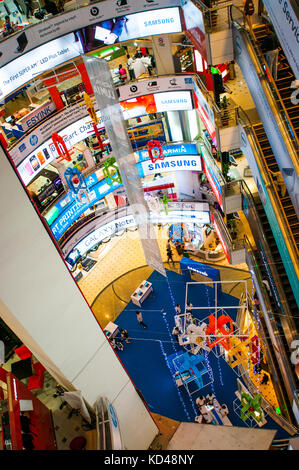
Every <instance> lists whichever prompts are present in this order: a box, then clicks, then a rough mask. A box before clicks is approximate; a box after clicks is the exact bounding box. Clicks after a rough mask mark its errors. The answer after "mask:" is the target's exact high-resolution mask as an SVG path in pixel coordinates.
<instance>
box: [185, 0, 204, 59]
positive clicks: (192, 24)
mask: <svg viewBox="0 0 299 470" xmlns="http://www.w3.org/2000/svg"><path fill="white" fill-rule="evenodd" d="M181 7H182V10H183V15H184V20H185V34H186V36H188V38H189V39H190V41H191V42H192V43H193V44H194V46H195V47H196V48H197V50H198V51H199V52H200V54H201V56H202V57H203V58H204V60H205V61H206V62H208V55H207V45H206V32H205V26H204V21H203V14H202V12H201V11H200V9H199V8H198V7H197V6H196V5H194V3H193V2H191V0H182V1H181Z"/></svg>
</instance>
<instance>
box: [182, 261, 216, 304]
mask: <svg viewBox="0 0 299 470" xmlns="http://www.w3.org/2000/svg"><path fill="white" fill-rule="evenodd" d="M180 267H181V273H182V275H183V276H184V279H185V282H186V283H187V282H189V281H192V278H191V273H192V272H193V273H197V274H200V275H201V276H204V277H207V278H209V279H211V280H212V281H214V282H216V281H220V272H219V270H218V269H215V268H212V267H211V266H207V265H206V264H203V263H199V262H198V261H194V260H193V259H190V258H186V257H183V258H182V259H181V261H180ZM221 293H222V290H221V287H220V284H218V287H217V301H218V302H219V301H220V299H221Z"/></svg>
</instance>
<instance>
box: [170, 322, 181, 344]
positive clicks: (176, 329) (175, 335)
mask: <svg viewBox="0 0 299 470" xmlns="http://www.w3.org/2000/svg"><path fill="white" fill-rule="evenodd" d="M172 335H173V336H174V337H175V339H176V340H177V342H179V335H180V330H179V328H178V327H177V326H175V327H174V329H173V330H172Z"/></svg>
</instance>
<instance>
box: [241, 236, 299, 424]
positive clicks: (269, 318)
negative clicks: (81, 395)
mask: <svg viewBox="0 0 299 470" xmlns="http://www.w3.org/2000/svg"><path fill="white" fill-rule="evenodd" d="M244 240H245V244H246V248H247V253H248V255H250V256H251V258H252V263H251V264H252V269H253V270H254V271H255V274H256V279H257V281H258V284H259V288H260V292H261V293H262V296H263V302H261V305H262V307H263V304H264V306H265V310H266V311H264V309H263V308H262V311H263V314H264V315H263V316H264V319H265V321H266V326H267V330H268V331H269V334H270V337H271V338H272V342H274V344H275V343H277V346H276V348H278V350H279V359H280V361H282V364H283V368H284V370H285V374H282V376H283V375H285V377H287V379H288V381H289V386H290V387H291V389H290V393H289V394H288V395H289V401H290V402H291V399H294V393H293V391H294V390H295V389H296V383H295V381H294V379H293V372H292V370H291V368H290V365H289V361H288V358H287V354H286V350H285V347H284V344H283V342H282V340H281V337H280V335H279V330H278V328H277V325H276V322H275V318H274V316H273V315H274V314H273V312H272V309H271V304H270V300H269V297H268V294H267V292H266V291H265V288H264V286H263V283H262V276H261V273H260V270H259V267H258V263H257V260H256V257H255V254H254V249H253V247H252V245H251V243H250V240H249V239H248V237H247V235H245V236H244ZM271 332H272V335H271ZM262 333H263V340H264V341H265V343H266V344H268V341H267V338H266V336H265V332H264V329H263V327H262ZM274 350H275V347H274ZM267 351H269V348H268V347H267ZM270 356H271V355H270ZM271 360H272V358H271ZM277 362H278V364H279V361H277ZM281 373H282V372H281ZM278 391H279V395H280V396H281V397H282V398H283V394H282V395H281V391H280V387H279V390H278ZM264 401H265V402H266V403H268V402H267V401H266V400H264ZM268 405H269V406H270V408H271V409H272V407H271V405H270V404H268ZM269 414H270V413H269ZM273 416H275V418H276V419H280V418H281V417H278V416H277V415H276V413H274V415H273ZM273 416H272V417H273ZM287 425H288V427H290V426H291V429H292V430H293V433H296V432H298V430H297V431H294V429H296V428H294V427H293V425H290V423H288V422H287Z"/></svg>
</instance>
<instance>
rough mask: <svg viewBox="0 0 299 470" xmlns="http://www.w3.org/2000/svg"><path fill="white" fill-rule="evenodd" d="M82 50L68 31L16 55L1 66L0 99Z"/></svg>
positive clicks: (72, 57) (75, 55) (76, 55)
mask: <svg viewBox="0 0 299 470" xmlns="http://www.w3.org/2000/svg"><path fill="white" fill-rule="evenodd" d="M24 34H25V33H24ZM1 44H3V43H1ZM82 52H83V50H82V47H81V44H80V42H79V41H77V40H76V36H75V35H74V34H73V33H70V34H67V35H66V36H63V37H62V38H58V39H54V41H50V42H48V43H47V44H44V45H43V46H40V47H39V48H38V49H37V50H33V51H30V52H28V53H27V54H24V55H22V56H20V57H18V58H17V59H15V60H13V61H12V62H11V63H9V64H7V65H6V66H5V67H2V68H1V73H0V100H2V99H3V98H5V97H6V96H8V95H9V94H10V93H12V92H13V91H14V90H16V89H17V88H19V87H21V86H22V85H24V84H25V83H27V82H29V81H31V80H33V79H34V78H36V77H37V76H38V75H40V74H42V73H43V72H46V71H47V70H49V69H53V68H55V67H57V65H60V64H62V63H63V62H67V61H68V60H71V59H74V58H75V57H78V56H79V55H80V54H81V53H82Z"/></svg>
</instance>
